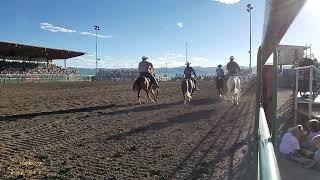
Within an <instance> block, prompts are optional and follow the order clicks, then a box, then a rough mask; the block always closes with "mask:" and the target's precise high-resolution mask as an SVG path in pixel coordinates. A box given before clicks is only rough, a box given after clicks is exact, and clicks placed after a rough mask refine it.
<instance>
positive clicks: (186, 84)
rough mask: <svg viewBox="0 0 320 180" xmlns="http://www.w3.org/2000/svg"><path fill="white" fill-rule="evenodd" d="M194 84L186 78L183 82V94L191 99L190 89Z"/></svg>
mask: <svg viewBox="0 0 320 180" xmlns="http://www.w3.org/2000/svg"><path fill="white" fill-rule="evenodd" d="M191 86H192V84H191V83H190V82H189V80H184V81H183V84H182V91H183V95H184V96H185V97H186V98H188V99H191V98H192V97H191V92H190V91H189V89H190V87H191Z"/></svg>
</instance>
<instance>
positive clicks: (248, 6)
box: [247, 4, 253, 71]
mask: <svg viewBox="0 0 320 180" xmlns="http://www.w3.org/2000/svg"><path fill="white" fill-rule="evenodd" d="M252 10H253V7H252V6H251V4H247V11H248V12H249V14H250V50H249V54H250V62H249V69H250V71H252V69H251V54H252V52H251V11H252Z"/></svg>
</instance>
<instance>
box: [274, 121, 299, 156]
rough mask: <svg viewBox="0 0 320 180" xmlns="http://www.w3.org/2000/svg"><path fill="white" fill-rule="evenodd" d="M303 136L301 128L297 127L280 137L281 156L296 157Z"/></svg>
mask: <svg viewBox="0 0 320 180" xmlns="http://www.w3.org/2000/svg"><path fill="white" fill-rule="evenodd" d="M303 136H304V131H303V127H302V126H301V125H298V126H296V127H293V128H289V129H288V132H287V133H285V134H284V135H283V137H282V140H281V143H280V146H279V150H280V152H281V153H282V154H285V155H289V156H297V155H298V154H299V151H300V145H299V144H300V143H299V142H300V140H301V139H302V138H303Z"/></svg>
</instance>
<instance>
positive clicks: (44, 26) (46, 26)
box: [40, 23, 76, 33]
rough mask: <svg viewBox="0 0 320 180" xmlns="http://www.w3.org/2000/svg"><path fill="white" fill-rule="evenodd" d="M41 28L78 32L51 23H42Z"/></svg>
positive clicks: (51, 30)
mask: <svg viewBox="0 0 320 180" xmlns="http://www.w3.org/2000/svg"><path fill="white" fill-rule="evenodd" d="M40 28H41V29H44V30H47V31H50V32H68V33H72V32H76V31H75V30H71V29H66V28H63V27H59V26H54V25H52V24H50V23H40Z"/></svg>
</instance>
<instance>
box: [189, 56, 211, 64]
mask: <svg viewBox="0 0 320 180" xmlns="http://www.w3.org/2000/svg"><path fill="white" fill-rule="evenodd" d="M192 60H193V61H195V62H199V63H201V62H202V63H203V62H208V61H209V59H207V58H204V57H193V58H192Z"/></svg>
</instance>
